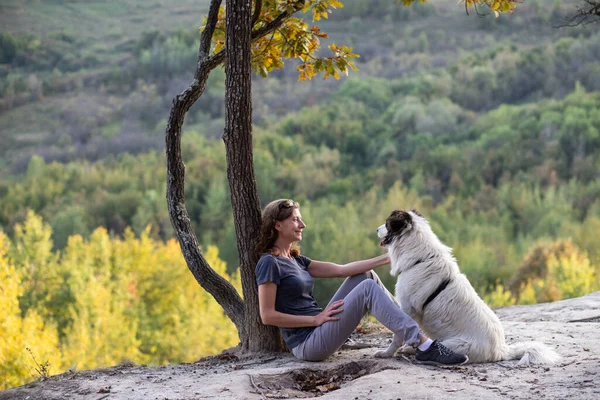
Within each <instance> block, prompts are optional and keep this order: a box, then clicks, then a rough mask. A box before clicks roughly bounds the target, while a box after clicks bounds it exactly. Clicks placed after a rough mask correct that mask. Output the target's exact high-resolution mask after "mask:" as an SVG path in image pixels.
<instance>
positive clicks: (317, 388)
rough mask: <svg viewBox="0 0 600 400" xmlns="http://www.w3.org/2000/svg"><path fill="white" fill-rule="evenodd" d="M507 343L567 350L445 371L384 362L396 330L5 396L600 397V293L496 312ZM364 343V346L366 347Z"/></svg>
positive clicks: (146, 399)
mask: <svg viewBox="0 0 600 400" xmlns="http://www.w3.org/2000/svg"><path fill="white" fill-rule="evenodd" d="M496 312H497V314H498V315H499V317H500V319H501V320H502V322H503V325H504V329H505V332H506V338H507V342H508V343H513V342H517V341H526V340H533V339H535V340H538V341H541V342H543V343H545V344H547V345H549V346H551V347H553V348H555V349H556V351H557V352H558V353H559V354H561V355H562V356H563V360H562V362H561V363H560V364H558V365H556V366H553V367H518V366H517V361H503V362H499V363H489V364H472V365H466V366H461V367H453V368H437V367H429V366H423V365H419V364H414V363H413V359H412V357H410V356H408V357H398V358H395V359H392V360H380V359H376V358H374V357H373V354H374V353H375V352H376V351H378V350H380V349H382V348H384V347H386V346H387V344H388V343H389V341H390V340H391V338H392V335H391V333H390V332H389V331H386V330H378V329H375V330H374V332H372V333H368V334H358V333H357V334H354V335H353V339H354V340H355V341H356V343H358V344H362V345H363V346H366V347H363V348H359V349H343V350H341V351H339V352H337V353H336V354H335V355H334V356H333V357H331V358H330V359H328V360H327V361H325V362H319V363H310V362H302V361H298V360H296V359H295V358H294V357H293V356H291V355H290V354H283V355H282V354H263V355H260V356H237V355H234V354H231V355H227V354H223V355H219V356H214V357H208V358H205V359H202V360H199V361H198V362H196V363H193V364H179V365H170V366H165V367H148V366H141V365H119V366H116V367H112V368H106V369H99V370H91V371H79V372H67V373H64V374H62V375H57V376H53V377H50V378H49V379H46V380H44V381H38V382H34V383H31V384H28V385H25V386H22V387H19V388H14V389H9V390H6V391H3V392H0V400H6V399H24V400H25V399H28V400H34V399H95V400H105V399H106V400H116V399H119V400H121V399H122V400H125V399H132V400H137V399H139V400H154V399H160V400H163V399H269V398H285V399H294V398H309V397H320V398H322V399H323V400H326V399H327V400H333V399H340V400H342V399H343V400H348V399H385V400H388V399H389V400H395V399H436V400H439V399H444V398H452V399H567V398H570V399H577V400H579V399H600V292H596V293H592V294H590V295H587V296H584V297H580V298H577V299H569V300H564V301H559V302H555V303H548V304H539V305H534V306H515V307H506V308H502V309H499V310H496ZM358 347H360V346H358Z"/></svg>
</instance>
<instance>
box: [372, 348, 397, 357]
mask: <svg viewBox="0 0 600 400" xmlns="http://www.w3.org/2000/svg"><path fill="white" fill-rule="evenodd" d="M392 357H394V353H391V352H389V351H388V350H381V351H378V352H377V353H375V358H392Z"/></svg>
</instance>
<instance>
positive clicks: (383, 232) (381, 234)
mask: <svg viewBox="0 0 600 400" xmlns="http://www.w3.org/2000/svg"><path fill="white" fill-rule="evenodd" d="M385 235H387V228H386V227H385V224H383V225H381V226H380V227H379V228H377V236H379V239H383V238H384V237H385Z"/></svg>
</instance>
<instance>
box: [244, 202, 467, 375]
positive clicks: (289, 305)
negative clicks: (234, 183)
mask: <svg viewBox="0 0 600 400" xmlns="http://www.w3.org/2000/svg"><path fill="white" fill-rule="evenodd" d="M305 227H306V225H305V224H304V222H303V221H302V215H301V214H300V207H299V205H298V203H296V202H294V201H293V200H283V199H281V200H275V201H273V202H271V203H269V204H268V205H267V206H266V207H265V209H264V210H263V216H262V226H261V232H260V237H259V240H258V244H257V250H258V252H259V253H260V254H261V257H260V260H259V261H258V263H257V265H256V282H257V284H258V300H259V305H260V316H261V319H262V322H263V323H264V324H266V325H275V326H278V327H280V328H281V330H282V332H283V338H284V341H285V343H286V345H287V346H288V347H289V348H290V350H291V352H292V353H293V354H294V355H295V356H296V357H297V358H299V359H301V360H308V361H319V360H323V359H325V358H327V357H328V356H330V355H332V354H333V353H334V352H335V351H336V350H337V349H339V348H340V346H341V345H342V344H344V342H345V341H346V340H347V339H348V337H350V334H351V333H352V331H354V328H356V326H357V325H358V323H359V322H360V320H361V318H362V317H363V316H364V315H365V314H366V313H367V312H370V313H371V314H372V315H373V316H375V318H377V320H379V321H380V322H381V323H382V324H383V325H385V326H386V327H387V328H388V329H390V330H391V331H392V332H394V333H395V334H396V335H395V337H396V338H397V340H401V341H403V343H405V344H408V345H413V346H415V347H417V350H416V359H417V361H418V362H422V363H427V364H434V365H458V364H464V363H465V362H467V360H468V358H467V356H465V355H462V354H455V353H453V352H452V351H450V350H449V349H448V348H446V347H444V346H443V345H442V344H441V343H439V342H437V341H432V340H431V339H429V338H427V337H426V336H425V335H423V333H421V331H420V329H419V326H418V324H417V323H416V322H415V321H414V320H413V319H411V318H410V317H409V316H408V315H406V314H405V313H404V312H403V311H402V310H401V309H400V307H398V305H397V304H396V303H395V302H394V300H393V297H392V295H391V294H390V293H389V292H388V291H387V290H386V289H385V287H384V286H383V285H382V284H381V281H380V280H379V278H378V277H377V275H376V274H375V272H373V271H371V270H372V269H373V268H376V267H379V266H382V265H385V264H388V263H389V257H388V255H387V254H383V255H381V256H378V257H375V258H371V259H368V260H362V261H355V262H351V263H348V264H345V265H338V264H334V263H330V262H324V261H315V260H311V259H310V258H308V257H306V256H304V255H301V254H300V249H299V247H298V245H297V242H299V241H300V240H302V230H303V229H304V228H305ZM334 277H348V278H347V279H346V280H345V281H344V283H343V284H342V286H341V287H340V288H339V289H338V291H337V292H336V293H335V295H334V296H333V298H332V299H331V302H330V303H329V304H328V305H327V307H326V308H325V310H323V309H322V308H320V307H319V306H318V305H317V302H316V301H315V299H314V297H313V295H312V290H313V278H334Z"/></svg>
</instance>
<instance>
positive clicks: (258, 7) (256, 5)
mask: <svg viewBox="0 0 600 400" xmlns="http://www.w3.org/2000/svg"><path fill="white" fill-rule="evenodd" d="M261 8H262V0H256V2H255V3H254V13H253V14H252V22H250V26H254V24H255V23H256V21H258V17H260V11H261Z"/></svg>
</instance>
